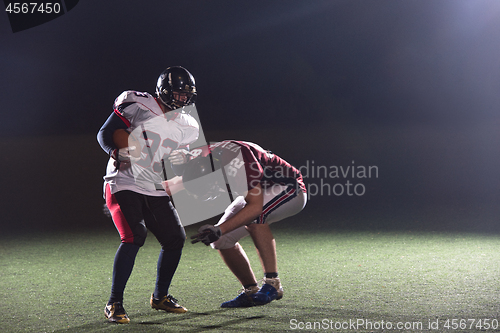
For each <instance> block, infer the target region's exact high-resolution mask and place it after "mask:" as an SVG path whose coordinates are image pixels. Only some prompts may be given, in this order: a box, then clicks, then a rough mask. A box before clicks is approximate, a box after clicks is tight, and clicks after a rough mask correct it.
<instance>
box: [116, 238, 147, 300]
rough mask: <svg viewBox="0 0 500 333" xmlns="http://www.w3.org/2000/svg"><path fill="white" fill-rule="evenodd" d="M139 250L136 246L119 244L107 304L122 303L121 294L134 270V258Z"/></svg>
mask: <svg viewBox="0 0 500 333" xmlns="http://www.w3.org/2000/svg"><path fill="white" fill-rule="evenodd" d="M139 248H140V247H139V246H138V245H135V244H130V243H121V244H120V246H119V247H118V250H117V251H116V254H115V261H114V264H113V280H112V281H113V282H112V285H111V296H110V297H109V302H108V304H112V303H114V302H122V303H123V292H124V290H125V286H126V285H127V281H128V279H129V277H130V274H131V273H132V269H133V268H134V262H135V257H136V256H137V252H138V251H139Z"/></svg>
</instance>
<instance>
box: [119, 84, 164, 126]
mask: <svg viewBox="0 0 500 333" xmlns="http://www.w3.org/2000/svg"><path fill="white" fill-rule="evenodd" d="M151 103H153V104H154V103H156V101H155V100H154V97H153V96H151V95H150V94H149V93H146V92H139V91H133V90H128V91H124V92H122V93H121V94H120V96H118V97H117V98H116V99H115V103H114V111H115V113H116V114H117V115H118V116H119V117H120V118H122V120H123V121H124V122H125V123H127V124H128V126H129V127H130V126H131V124H133V123H138V122H141V121H144V120H145V119H146V117H147V116H148V112H149V111H151V107H148V105H149V104H151Z"/></svg>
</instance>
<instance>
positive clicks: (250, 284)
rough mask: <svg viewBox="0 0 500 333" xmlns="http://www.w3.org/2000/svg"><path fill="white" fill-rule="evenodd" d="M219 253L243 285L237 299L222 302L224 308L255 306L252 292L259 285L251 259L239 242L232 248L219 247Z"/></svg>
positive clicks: (257, 288) (256, 289)
mask: <svg viewBox="0 0 500 333" xmlns="http://www.w3.org/2000/svg"><path fill="white" fill-rule="evenodd" d="M219 253H220V255H221V257H222V259H223V260H224V262H225V263H226V265H227V267H228V268H229V270H230V271H231V272H232V273H233V274H234V275H235V276H236V278H237V279H238V280H239V281H240V283H241V284H242V286H243V292H242V293H241V294H239V295H238V297H236V298H235V299H232V300H230V301H227V302H224V303H222V304H221V307H223V308H239V307H249V306H253V305H254V303H253V300H252V298H251V295H252V294H255V293H256V292H257V291H258V290H259V287H258V286H257V280H256V278H255V274H254V273H253V271H252V267H251V266H250V261H249V260H248V257H247V255H246V253H245V251H244V250H243V248H242V247H241V245H240V244H239V243H236V245H234V246H233V247H231V248H228V249H219Z"/></svg>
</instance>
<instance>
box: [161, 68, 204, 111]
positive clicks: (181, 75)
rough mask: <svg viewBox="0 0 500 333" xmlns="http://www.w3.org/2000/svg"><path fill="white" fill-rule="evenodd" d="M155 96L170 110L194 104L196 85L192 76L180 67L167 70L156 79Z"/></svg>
mask: <svg viewBox="0 0 500 333" xmlns="http://www.w3.org/2000/svg"><path fill="white" fill-rule="evenodd" d="M156 96H157V97H158V99H159V100H160V101H161V102H162V103H163V104H164V105H166V106H167V107H168V108H170V109H171V110H175V109H179V108H182V107H184V106H186V105H190V104H193V103H195V102H196V83H195V80H194V77H193V75H191V73H189V71H188V70H187V69H185V68H183V67H181V66H174V67H169V68H167V69H166V70H164V71H163V72H162V73H161V74H160V76H159V77H158V81H157V83H156ZM184 96H185V97H184Z"/></svg>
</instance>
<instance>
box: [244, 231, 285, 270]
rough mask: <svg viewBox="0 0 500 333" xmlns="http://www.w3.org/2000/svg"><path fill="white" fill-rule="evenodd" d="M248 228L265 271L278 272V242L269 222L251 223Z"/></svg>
mask: <svg viewBox="0 0 500 333" xmlns="http://www.w3.org/2000/svg"><path fill="white" fill-rule="evenodd" d="M247 230H248V232H249V233H250V237H252V240H253V243H254V244H255V247H256V248H257V253H258V254H259V258H260V261H261V264H262V268H263V269H264V273H271V272H278V262H277V258H276V242H275V240H274V236H273V234H272V232H271V229H270V228H269V225H268V224H267V223H264V224H254V223H253V224H250V225H248V226H247Z"/></svg>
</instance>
